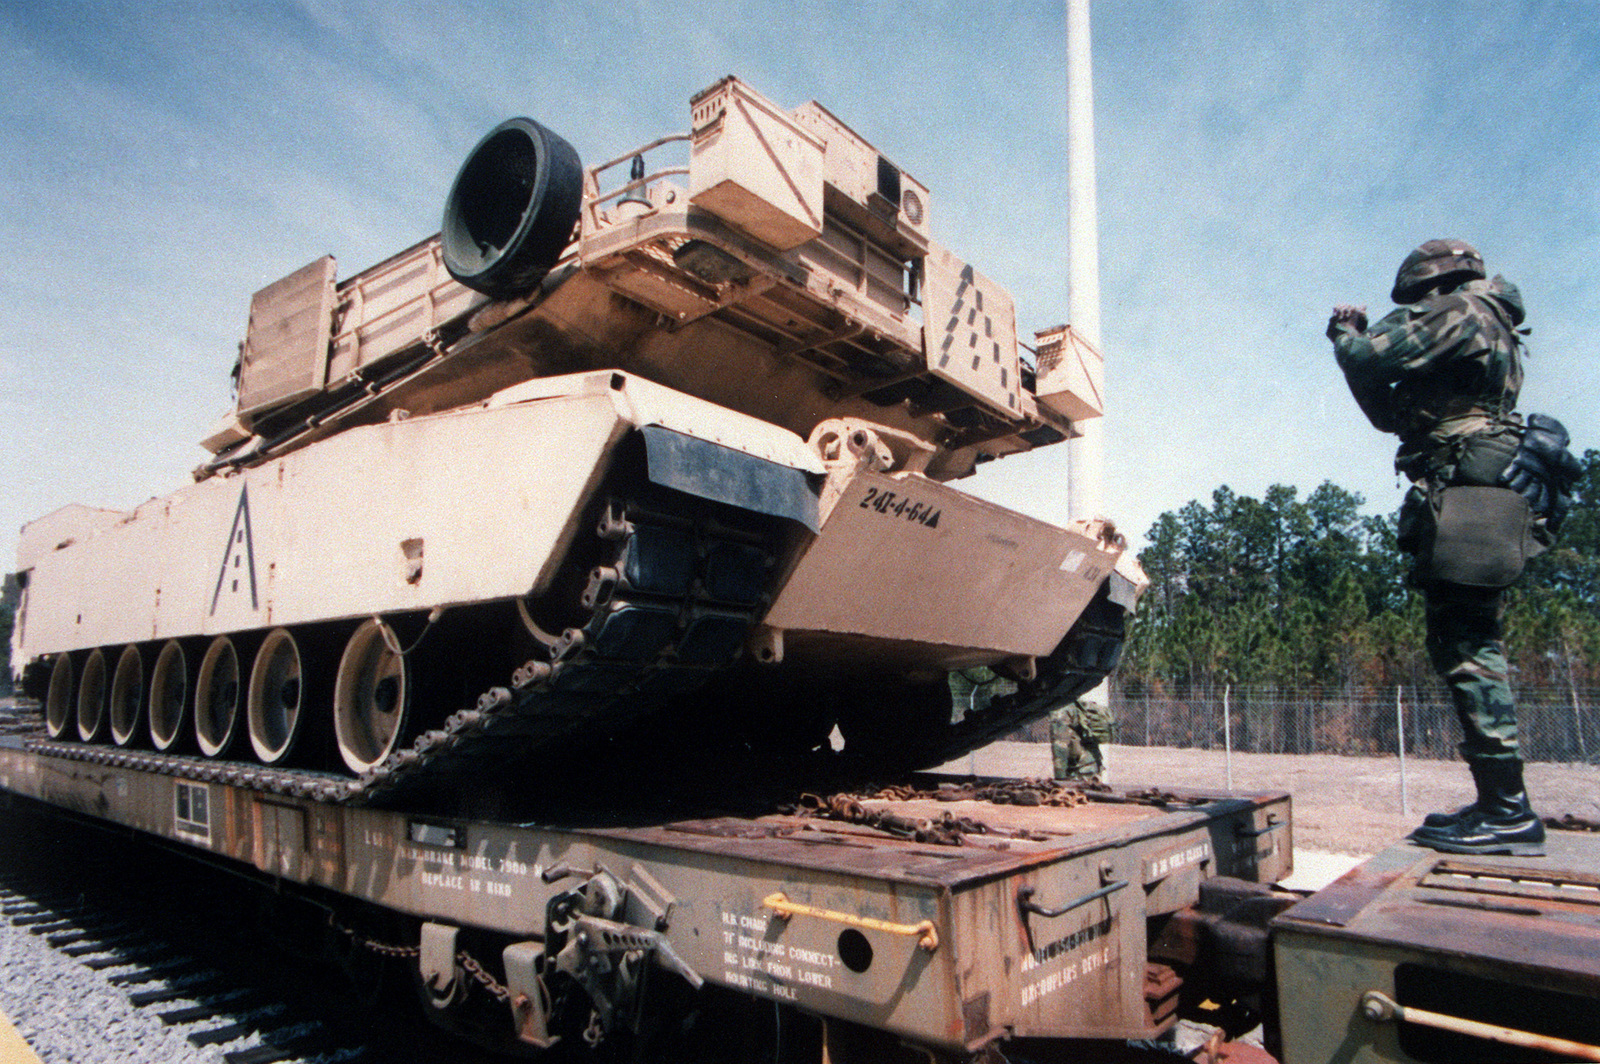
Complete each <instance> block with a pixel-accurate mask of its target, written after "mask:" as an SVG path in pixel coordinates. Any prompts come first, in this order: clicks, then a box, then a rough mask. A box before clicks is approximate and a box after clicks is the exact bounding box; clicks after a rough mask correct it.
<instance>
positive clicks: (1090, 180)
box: [1067, 0, 1105, 519]
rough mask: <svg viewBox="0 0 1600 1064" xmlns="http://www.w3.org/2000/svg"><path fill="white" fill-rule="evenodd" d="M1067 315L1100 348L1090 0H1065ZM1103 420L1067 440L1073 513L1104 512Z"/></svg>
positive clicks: (1082, 515)
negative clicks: (1102, 494) (1102, 492)
mask: <svg viewBox="0 0 1600 1064" xmlns="http://www.w3.org/2000/svg"><path fill="white" fill-rule="evenodd" d="M1067 317H1068V319H1069V320H1070V322H1071V324H1072V329H1073V331H1074V332H1076V333H1077V334H1078V335H1079V336H1081V337H1083V338H1084V339H1085V340H1087V341H1088V342H1089V343H1090V344H1092V345H1094V347H1096V348H1100V212H1099V206H1098V204H1097V202H1096V199H1095V155H1094V66H1093V60H1092V58H1091V55H1090V40H1089V0H1067ZM1100 349H1101V350H1103V348H1100ZM1103 420H1104V419H1103V418H1089V419H1087V420H1086V421H1083V422H1082V423H1080V424H1079V425H1077V426H1076V427H1077V428H1079V429H1081V430H1082V431H1083V435H1082V436H1081V437H1079V438H1077V439H1075V440H1073V441H1071V442H1070V443H1068V444H1067V462H1068V479H1067V491H1068V499H1067V512H1068V513H1069V514H1070V515H1071V516H1072V517H1073V518H1075V519H1076V518H1094V517H1098V516H1100V515H1101V514H1102V512H1103V504H1102V502H1101V491H1102V487H1103V484H1102V481H1103V479H1104V475H1105V470H1104V466H1105V461H1104V458H1105V456H1104V451H1103V447H1102V442H1103V436H1102V433H1101V422H1102V421H1103Z"/></svg>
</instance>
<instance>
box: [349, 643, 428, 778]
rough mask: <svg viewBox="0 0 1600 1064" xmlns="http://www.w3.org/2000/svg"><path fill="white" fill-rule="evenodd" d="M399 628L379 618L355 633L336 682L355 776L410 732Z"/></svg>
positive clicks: (392, 748)
mask: <svg viewBox="0 0 1600 1064" xmlns="http://www.w3.org/2000/svg"><path fill="white" fill-rule="evenodd" d="M399 646H400V641H399V639H398V638H397V637H396V636H395V633H394V629H393V628H391V627H389V625H388V624H386V623H385V622H383V621H381V620H379V619H378V618H376V617H373V618H372V619H370V620H368V621H366V622H364V623H363V624H362V625H361V627H359V628H357V629H356V630H355V631H354V632H353V633H351V636H350V641H349V642H348V643H346V644H345V647H344V655H343V656H342V657H341V658H340V659H339V673H338V677H337V678H336V679H335V681H334V685H333V731H334V736H335V738H337V739H338V742H339V756H340V757H341V758H343V759H344V763H345V767H347V768H348V769H349V770H350V771H351V772H354V773H355V774H356V775H358V776H359V775H361V773H363V772H365V771H367V769H369V768H371V767H372V766H374V765H376V764H377V763H378V762H380V761H382V760H383V759H384V758H386V757H388V756H389V755H390V754H391V753H393V752H394V749H395V747H396V746H397V745H399V743H400V740H401V738H402V737H403V736H404V734H405V723H406V708H407V703H408V701H409V695H410V689H409V688H410V685H409V683H408V678H407V675H406V659H405V655H403V654H401V653H400V651H399V649H398V648H399Z"/></svg>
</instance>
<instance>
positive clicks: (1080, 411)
mask: <svg viewBox="0 0 1600 1064" xmlns="http://www.w3.org/2000/svg"><path fill="white" fill-rule="evenodd" d="M685 155H686V156H687V159H688V164H687V166H684V165H674V161H675V159H676V158H681V157H683V156H685ZM929 207H930V197H929V194H928V191H927V189H926V188H925V187H923V186H922V185H921V184H920V183H918V182H917V181H916V180H915V179H913V178H912V177H911V176H910V175H908V174H906V173H904V172H903V171H902V170H900V169H899V168H898V167H897V166H896V165H895V164H894V163H892V162H891V161H889V160H888V159H887V158H886V157H884V156H883V155H881V154H879V153H878V151H877V150H876V149H875V148H873V147H872V146H871V145H870V144H868V143H867V142H866V141H865V140H863V139H862V138H860V137H859V136H857V135H856V134H855V133H854V132H852V131H851V130H850V129H849V128H848V127H847V126H846V125H845V124H844V123H842V122H841V121H839V120H838V119H837V118H836V117H834V116H833V115H832V114H830V113H829V112H828V111H826V110H824V109H823V108H821V107H820V106H818V105H816V104H807V105H805V106H804V107H801V108H799V109H797V110H795V111H785V110H782V109H780V108H778V107H777V106H776V105H774V104H773V103H772V102H770V101H768V100H766V99H765V98H763V97H762V96H761V95H760V94H758V93H756V92H755V91H754V90H752V89H751V88H749V87H748V86H746V85H745V84H744V83H742V82H740V81H739V80H738V79H735V78H728V79H725V80H724V81H722V82H719V83H718V84H717V85H715V86H713V87H712V88H710V89H708V90H706V91H705V92H703V93H701V94H699V95H698V96H696V97H695V98H694V100H693V101H692V103H691V114H690V132H689V133H686V134H674V135H669V136H665V137H662V138H660V139H658V140H656V141H654V142H652V143H651V144H648V145H645V146H643V147H641V148H640V149H638V150H637V151H634V152H630V153H628V154H626V155H624V156H621V157H619V158H617V159H613V160H610V161H608V162H605V163H603V164H601V165H599V166H593V167H587V168H586V167H584V166H583V164H582V163H581V162H580V161H579V158H578V155H577V152H576V151H575V150H574V149H573V148H572V147H571V146H570V145H568V144H567V143H566V142H565V141H564V140H562V139H561V138H560V137H559V136H557V135H556V134H554V133H552V132H551V131H550V130H548V129H546V128H545V127H543V126H542V125H540V124H539V123H537V122H534V121H532V120H530V119H526V118H518V119H512V120H510V121H508V122H505V123H503V124H502V125H501V126H499V127H497V128H496V129H495V130H492V131H491V132H490V133H489V134H488V135H487V136H486V137H485V138H484V139H483V140H482V141H481V142H480V143H479V144H478V146H477V147H476V148H474V149H473V151H472V152H471V153H469V155H468V157H467V159H466V161H465V162H464V163H463V165H462V167H461V170H460V173H459V174H458V176H457V178H456V181H455V184H454V187H453V188H452V189H451V190H450V193H449V196H448V197H447V203H446V208H445V212H444V221H443V226H442V231H441V234H440V235H439V236H438V237H434V238H430V239H428V240H425V241H423V242H421V243H419V244H417V245H416V246H414V247H412V248H409V249H407V250H406V251H403V252H401V253H400V254H398V255H396V256H394V257H393V258H391V259H389V260H387V261H385V262H382V263H380V264H378V265H377V266H374V267H372V268H371V269H369V270H366V271H363V272H362V273H359V274H357V275H356V276H354V277H351V278H348V279H345V280H343V281H340V280H338V279H337V273H336V269H335V265H334V262H333V260H332V259H331V258H327V257H325V258H321V259H318V260H316V261H314V262H312V263H311V264H310V265H308V266H306V267H305V268H304V269H302V270H299V271H296V272H295V273H293V274H291V275H290V276H289V277H286V278H284V279H283V280H281V281H278V282H275V283H273V284H271V285H268V286H266V287H265V288H263V289H262V290H261V291H260V292H259V293H257V295H256V297H255V299H254V300H253V301H252V303H251V308H250V320H249V325H248V329H247V331H246V337H245V342H244V344H243V345H242V349H241V355H240V361H239V364H238V366H237V367H236V370H235V372H236V373H237V378H238V402H237V405H236V409H235V410H234V411H233V412H232V413H231V414H230V415H229V416H228V417H227V418H226V419H225V420H224V421H223V422H222V423H220V424H219V425H218V426H217V427H216V428H215V429H214V430H213V431H212V432H211V433H210V434H209V435H208V437H207V439H206V441H205V443H206V446H207V448H208V450H210V452H211V456H210V458H209V459H208V460H207V461H206V462H205V464H204V465H203V466H201V467H200V469H198V470H197V471H196V480H197V482H196V483H195V484H193V485H192V486H190V487H187V488H184V489H182V490H180V491H178V492H175V493H173V494H172V495H169V496H166V497H163V498H158V499H153V500H151V501H149V502H147V503H145V504H143V505H141V506H139V507H138V508H136V509H134V510H132V511H130V512H127V513H120V514H119V513H110V512H107V511H90V510H86V509H83V508H75V509H71V510H69V511H63V512H62V513H59V514H56V515H52V516H51V517H48V518H44V519H41V520H40V521H37V522H34V523H33V524H31V525H29V526H27V527H26V528H25V529H24V530H23V535H22V541H21V545H20V547H19V551H18V564H19V569H20V570H21V572H20V576H21V579H22V582H23V584H24V586H25V593H24V598H23V602H22V606H21V615H20V619H19V623H18V625H17V629H16V630H17V636H16V642H17V646H16V651H17V653H16V655H15V658H14V660H15V661H17V662H18V663H20V665H21V666H22V668H23V670H24V673H25V676H24V678H25V681H26V682H27V683H28V684H29V685H30V687H31V689H32V690H34V691H35V692H36V693H37V694H38V695H39V696H40V697H41V698H42V699H43V700H44V702H45V707H46V718H47V722H48V726H49V729H50V732H51V734H52V735H53V736H55V737H57V738H60V739H65V740H71V741H80V742H86V743H95V742H101V741H106V740H109V741H111V742H113V743H115V744H118V745H127V746H153V747H155V748H156V749H157V750H161V751H168V750H172V751H175V752H182V751H184V750H186V749H198V750H199V751H200V752H201V753H202V754H204V755H206V756H210V757H219V758H226V757H229V756H231V755H232V754H233V753H235V752H236V751H238V752H242V751H244V750H245V745H244V744H245V743H246V741H248V744H249V750H250V752H251V756H253V757H254V758H256V759H258V760H261V761H264V762H266V763H268V764H273V765H278V766H281V767H285V768H304V769H324V768H329V767H337V766H338V765H339V764H340V763H341V762H342V765H343V767H344V768H345V769H347V770H348V771H350V772H353V773H356V774H358V775H359V774H364V773H378V774H380V775H381V776H382V777H383V778H384V779H385V780H386V781H387V780H391V779H398V778H401V777H405V776H406V775H407V774H409V773H415V772H419V771H422V770H423V766H428V768H427V771H429V772H434V771H435V770H436V769H437V766H438V765H440V764H441V762H448V761H449V759H450V758H452V757H458V756H459V757H464V758H467V759H468V761H472V759H473V758H477V757H478V755H480V754H482V753H483V752H484V751H486V750H491V749H492V750H493V751H494V753H495V756H496V758H498V759H499V761H500V762H501V763H503V764H512V763H523V764H526V763H528V761H529V760H530V759H532V760H539V759H544V760H546V761H549V760H550V759H552V758H554V757H558V756H559V755H560V754H561V752H562V751H566V750H570V749H572V748H573V746H574V744H582V743H585V742H588V741H591V740H596V739H600V738H604V739H606V740H607V741H608V742H611V743H613V745H615V744H616V743H617V742H618V741H619V740H620V739H621V738H622V737H626V736H629V735H634V736H635V738H638V736H639V735H645V734H648V735H651V736H654V738H651V739H649V740H643V739H639V742H646V743H653V742H655V741H657V740H658V739H659V737H660V734H661V730H662V729H661V727H660V725H659V722H660V721H662V720H671V721H672V722H673V723H672V724H671V725H670V726H668V727H667V728H666V730H667V731H668V732H670V733H673V734H681V735H691V734H692V735H693V736H695V739H694V742H693V743H692V744H690V745H692V746H693V747H694V748H695V749H696V750H698V751H700V752H701V754H702V755H703V756H710V757H711V758H713V760H714V759H715V758H718V757H724V756H729V755H730V754H731V753H732V752H734V751H742V752H744V753H749V752H752V751H755V752H758V753H759V754H760V755H761V756H763V757H770V756H772V755H782V756H783V757H785V758H787V759H789V760H791V761H793V762H795V763H801V762H805V761H806V759H808V758H811V757H817V758H820V759H822V760H825V761H828V762H829V763H830V764H832V765H833V766H834V767H836V768H837V767H839V766H841V765H852V764H853V765H856V766H860V767H861V768H862V770H865V769H866V767H868V766H872V767H873V770H874V771H880V770H883V771H886V770H889V769H891V768H906V767H915V766H920V765H926V764H932V763H937V762H939V761H941V760H943V759H946V758H949V757H953V756H957V755H959V754H961V753H963V752H964V751H966V750H968V749H971V748H972V747H973V746H975V745H978V744H981V743H983V742H987V741H988V740H990V739H991V738H993V737H995V736H997V735H999V734H1002V733H1004V732H1005V731H1008V730H1010V729H1012V728H1014V727H1016V726H1018V725H1019V724H1021V723H1023V722H1025V721H1027V720H1029V719H1031V718H1033V717H1036V716H1038V715H1040V714H1042V713H1044V712H1046V711H1047V710H1049V709H1050V708H1051V707H1053V706H1055V705H1059V704H1061V703H1062V702H1063V701H1066V700H1069V699H1071V698H1074V697H1076V696H1077V695H1079V694H1081V693H1082V692H1084V691H1086V690H1087V689H1089V688H1090V687H1092V686H1093V685H1095V684H1096V683H1098V682H1099V681H1100V679H1101V678H1103V677H1104V676H1105V675H1106V673H1107V672H1108V671H1109V670H1110V669H1111V668H1112V667H1113V665H1114V663H1115V661H1116V657H1117V654H1118V651H1119V648H1120V645H1121V640H1122V635H1123V626H1124V623H1125V621H1126V618H1127V616H1128V613H1129V611H1130V610H1131V609H1132V607H1133V605H1134V603H1135V601H1136V599H1137V596H1138V594H1139V592H1140V590H1141V589H1142V587H1143V584H1144V579H1143V577H1142V575H1141V574H1140V573H1139V571H1138V568H1137V566H1136V565H1135V563H1134V562H1133V560H1132V558H1131V557H1129V556H1127V555H1126V554H1125V553H1124V550H1123V542H1122V540H1121V539H1120V538H1119V537H1118V536H1117V535H1116V533H1115V531H1114V529H1113V528H1112V526H1111V525H1110V524H1109V523H1108V522H1106V521H1105V520H1104V519H1102V518H1100V517H1099V516H1098V515H1082V517H1081V519H1079V520H1076V521H1074V522H1072V524H1071V525H1070V526H1069V527H1066V528H1059V527H1055V526H1052V525H1049V524H1046V523H1044V522H1040V521H1036V520H1033V519H1031V518H1027V517H1024V516H1022V515H1020V514H1016V513H1012V512H1010V511H1008V510H1005V509H1003V508H1001V507H998V506H994V505H992V504H989V503H986V502H982V501H980V500H977V499H975V498H973V497H971V496H970V495H967V494H965V493H963V492H961V491H959V490H957V489H955V488H954V487H952V486H950V485H949V484H948V483H947V482H948V481H950V480H952V479H955V478H959V477H961V476H964V475H966V474H968V473H970V472H971V471H972V470H973V469H974V468H975V466H976V465H977V464H978V463H980V462H984V461H989V460H993V459H998V458H1002V457H1004V456H1006V455H1009V454H1014V453H1017V452H1021V451H1026V450H1029V449H1032V448H1034V447H1038V446H1043V445H1047V444H1051V443H1057V442H1060V441H1063V440H1066V439H1068V438H1070V437H1071V436H1073V435H1074V434H1076V432H1077V431H1078V430H1077V428H1076V425H1077V423H1078V421H1079V420H1081V419H1082V418H1085V417H1092V416H1096V415H1098V414H1099V413H1100V410H1101V401H1100V396H1099V376H1098V368H1097V362H1096V368H1093V369H1090V368H1087V367H1088V366H1089V362H1088V361H1087V360H1085V359H1084V358H1083V357H1081V356H1082V355H1083V353H1084V352H1087V351H1088V349H1087V348H1085V347H1083V345H1082V344H1081V342H1079V341H1077V340H1076V338H1075V337H1074V335H1073V334H1072V333H1071V332H1070V330H1067V329H1063V328H1056V329H1053V330H1049V331H1048V332H1047V333H1044V334H1041V342H1042V343H1043V344H1044V345H1045V348H1044V349H1043V350H1045V351H1049V352H1056V351H1059V350H1063V349H1070V350H1071V351H1073V352H1076V353H1077V354H1078V356H1080V357H1078V358H1077V359H1076V361H1073V362H1072V364H1071V368H1070V372H1065V373H1060V372H1055V371H1054V370H1053V369H1052V368H1051V367H1053V366H1054V365H1055V364H1056V362H1058V361H1059V359H1058V358H1056V356H1055V355H1054V354H1051V355H1050V359H1051V361H1049V362H1048V363H1046V359H1045V356H1044V354H1043V353H1041V356H1040V362H1041V363H1046V364H1041V365H1038V366H1035V365H1034V364H1033V363H1032V362H1031V361H1030V359H1029V358H1027V357H1024V355H1023V353H1022V351H1021V350H1020V347H1021V345H1020V343H1019V341H1018V332H1017V321H1016V310H1015V308H1014V307H1013V304H1012V301H1011V298H1010V296H1009V295H1008V294H1007V293H1006V291H1005V289H1004V288H1003V287H1001V286H1000V285H999V284H998V283H997V282H995V281H994V280H992V279H990V278H988V277H986V276H985V275H984V274H982V273H980V272H978V271H977V270H975V269H974V268H973V267H972V266H971V265H970V264H968V263H966V262H964V261H962V260H961V259H960V258H959V257H958V256H956V255H955V254H954V253H952V252H951V251H949V250H947V249H945V248H943V247H940V246H939V245H938V244H937V243H935V242H934V241H933V239H932V236H931V228H930V214H929ZM1088 353H1090V354H1092V353H1093V352H1088ZM1095 358H1096V359H1097V358H1098V356H1097V355H1096V356H1095ZM1041 382H1047V383H1048V385H1049V391H1048V393H1042V392H1041V388H1040V384H1041ZM975 666H988V667H991V668H993V669H995V670H996V671H997V672H998V673H1000V674H1002V675H1003V676H1005V677H1008V678H1009V679H1010V680H1011V681H1012V684H1011V685H1010V686H1011V687H1014V690H1011V689H1010V688H1008V690H1007V693H1004V694H999V695H997V696H996V697H995V698H994V699H992V700H991V701H990V703H989V705H988V708H987V709H984V710H982V711H979V712H966V711H964V710H965V707H963V711H957V710H955V709H954V708H953V707H952V705H951V699H950V694H949V688H948V685H947V683H946V675H947V674H948V672H949V671H950V670H953V669H961V668H968V667H975ZM754 692H759V697H752V695H753V693H754ZM480 703H481V704H480ZM651 721H654V722H657V723H656V724H655V725H649V724H648V722H651ZM651 727H654V728H655V730H654V731H651V730H650V729H651ZM640 729H643V730H642V731H641V730H640ZM835 729H837V733H835ZM325 733H326V734H325ZM419 733H428V734H435V733H441V734H444V735H446V736H447V737H448V739H449V741H448V742H447V743H445V744H443V746H441V745H440V743H439V741H438V740H437V739H436V738H434V739H429V738H427V736H426V735H424V737H423V738H422V739H418V738H417V737H418V735H419ZM636 733H637V734H636ZM841 740H842V743H841ZM418 742H422V743H424V746H423V747H421V748H419V747H418V746H417V745H416V743H418ZM624 745H626V743H624ZM635 745H637V743H636V744H635ZM447 748H448V749H447ZM474 752H476V753H474ZM463 763H465V762H463ZM440 778H445V777H444V776H441V777H440ZM476 778H477V780H478V781H479V782H480V783H481V782H482V778H483V774H482V773H478V774H476Z"/></svg>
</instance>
